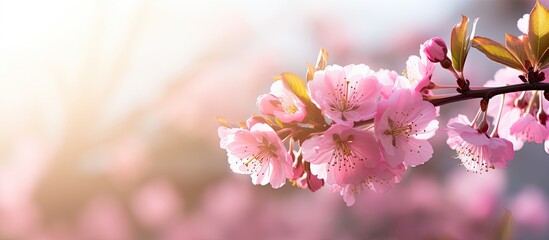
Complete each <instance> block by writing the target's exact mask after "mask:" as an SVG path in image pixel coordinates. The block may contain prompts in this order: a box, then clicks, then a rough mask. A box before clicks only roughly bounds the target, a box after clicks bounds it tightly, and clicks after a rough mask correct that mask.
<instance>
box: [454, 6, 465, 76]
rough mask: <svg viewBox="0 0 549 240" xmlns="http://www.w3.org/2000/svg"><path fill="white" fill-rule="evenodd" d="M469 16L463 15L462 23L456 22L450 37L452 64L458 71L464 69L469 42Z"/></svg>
mask: <svg viewBox="0 0 549 240" xmlns="http://www.w3.org/2000/svg"><path fill="white" fill-rule="evenodd" d="M468 23H469V18H467V17H466V16H464V15H461V23H458V24H456V25H455V26H454V27H453V28H452V34H451V39H450V45H451V46H450V48H451V51H452V65H453V66H454V69H456V71H458V72H461V71H462V70H463V64H464V63H465V58H466V57H467V53H466V50H467V49H466V43H467V39H466V38H467V24H468Z"/></svg>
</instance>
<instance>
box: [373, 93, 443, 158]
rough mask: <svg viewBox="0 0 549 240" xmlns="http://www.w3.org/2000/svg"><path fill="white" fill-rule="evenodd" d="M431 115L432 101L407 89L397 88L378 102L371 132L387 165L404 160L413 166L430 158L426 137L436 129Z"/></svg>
mask: <svg viewBox="0 0 549 240" xmlns="http://www.w3.org/2000/svg"><path fill="white" fill-rule="evenodd" d="M435 117H436V109H435V107H434V106H433V104H431V103H429V102H427V101H423V98H422V97H421V94H419V93H418V92H415V91H412V90H408V89H401V90H398V91H396V92H394V93H393V95H392V96H391V97H390V98H389V99H387V100H383V101H381V102H380V103H379V104H378V108H377V114H376V116H375V120H374V127H375V134H376V137H377V139H378V140H379V142H380V144H381V147H382V149H383V154H384V155H385V159H387V162H388V163H389V165H391V166H392V167H396V166H397V165H399V164H400V163H402V162H404V164H405V165H409V166H415V165H419V164H423V163H424V162H425V161H427V160H429V159H430V158H431V156H432V154H433V148H432V146H431V144H430V143H429V142H428V141H427V140H426V139H429V138H431V137H432V136H433V135H434V134H435V131H436V130H437V129H438V121H437V120H435Z"/></svg>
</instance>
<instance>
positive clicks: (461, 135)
mask: <svg viewBox="0 0 549 240" xmlns="http://www.w3.org/2000/svg"><path fill="white" fill-rule="evenodd" d="M447 144H448V145H449V146H450V148H452V149H453V150H455V151H456V153H457V158H458V159H459V160H460V161H461V164H462V165H463V166H464V167H465V168H466V169H467V170H469V171H473V172H487V171H488V170H489V169H494V168H506V167H507V162H508V161H511V160H513V158H514V156H515V152H514V151H513V144H512V143H511V142H510V141H508V140H506V139H503V138H491V137H488V136H487V135H486V134H485V133H481V132H479V131H478V130H477V129H474V128H473V127H471V123H470V122H469V119H468V118H467V117H466V116H464V115H461V114H460V115H458V116H457V117H455V118H452V119H450V120H449V121H448V140H447Z"/></svg>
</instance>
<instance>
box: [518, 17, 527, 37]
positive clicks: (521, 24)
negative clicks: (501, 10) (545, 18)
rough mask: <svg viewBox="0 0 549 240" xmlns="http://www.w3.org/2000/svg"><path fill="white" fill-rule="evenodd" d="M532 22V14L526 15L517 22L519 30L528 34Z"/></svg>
mask: <svg viewBox="0 0 549 240" xmlns="http://www.w3.org/2000/svg"><path fill="white" fill-rule="evenodd" d="M529 21H530V14H524V15H523V16H522V18H520V19H519V20H518V21H517V27H518V29H519V30H520V31H521V32H522V33H524V34H528V22H529Z"/></svg>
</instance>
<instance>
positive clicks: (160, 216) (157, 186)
mask: <svg viewBox="0 0 549 240" xmlns="http://www.w3.org/2000/svg"><path fill="white" fill-rule="evenodd" d="M181 202H182V200H181V199H180V197H179V196H178V194H177V190H176V189H175V188H174V186H173V185H172V184H171V183H170V182H168V181H167V180H155V181H151V182H148V183H147V184H146V185H145V186H143V187H142V188H141V189H139V191H138V192H137V193H136V194H135V196H134V198H133V201H132V205H131V206H132V209H133V212H134V213H135V216H136V218H137V220H138V221H139V222H140V223H141V224H142V225H143V226H146V227H149V228H153V229H161V228H162V227H164V226H167V225H168V224H169V223H170V222H173V221H175V220H176V219H177V216H178V215H179V214H181V210H182V207H181Z"/></svg>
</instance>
